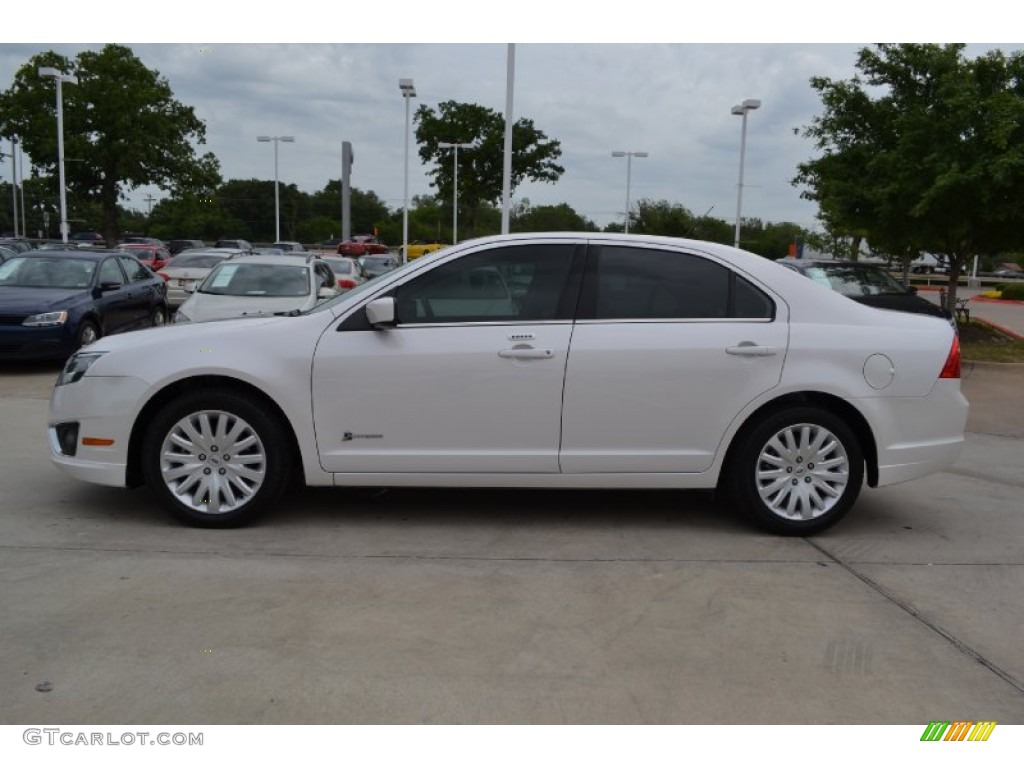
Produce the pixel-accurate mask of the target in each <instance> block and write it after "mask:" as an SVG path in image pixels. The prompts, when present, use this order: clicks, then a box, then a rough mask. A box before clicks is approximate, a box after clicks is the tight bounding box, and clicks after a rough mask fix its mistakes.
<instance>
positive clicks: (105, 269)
mask: <svg viewBox="0 0 1024 768" xmlns="http://www.w3.org/2000/svg"><path fill="white" fill-rule="evenodd" d="M100 282H101V283H117V284H118V285H124V275H123V274H121V268H120V267H118V266H117V259H106V260H105V261H104V262H103V264H102V265H101V266H100Z"/></svg>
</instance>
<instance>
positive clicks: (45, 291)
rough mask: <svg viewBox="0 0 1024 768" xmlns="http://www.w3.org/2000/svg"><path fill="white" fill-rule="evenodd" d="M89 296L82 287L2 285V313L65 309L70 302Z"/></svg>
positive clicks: (13, 313)
mask: <svg viewBox="0 0 1024 768" xmlns="http://www.w3.org/2000/svg"><path fill="white" fill-rule="evenodd" d="M87 296H88V291H87V289H85V290H83V289H82V288H30V287H21V286H15V285H11V286H3V287H0V314H2V315H19V314H24V315H35V314H38V313H40V312H49V311H53V310H58V309H64V308H65V307H67V306H68V305H69V304H71V303H74V302H77V301H79V300H81V299H82V298H83V297H87Z"/></svg>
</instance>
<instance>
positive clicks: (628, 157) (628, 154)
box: [612, 150, 648, 235]
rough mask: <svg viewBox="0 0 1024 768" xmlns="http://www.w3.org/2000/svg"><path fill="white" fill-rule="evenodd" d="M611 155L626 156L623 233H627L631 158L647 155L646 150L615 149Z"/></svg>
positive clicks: (631, 168)
mask: <svg viewBox="0 0 1024 768" xmlns="http://www.w3.org/2000/svg"><path fill="white" fill-rule="evenodd" d="M612 157H624V158H626V226H625V230H624V231H625V233H626V234H627V235H628V234H629V187H630V183H631V181H632V175H633V158H634V157H648V153H647V152H623V151H621V150H616V151H615V152H612Z"/></svg>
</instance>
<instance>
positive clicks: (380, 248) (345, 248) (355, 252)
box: [338, 235, 388, 259]
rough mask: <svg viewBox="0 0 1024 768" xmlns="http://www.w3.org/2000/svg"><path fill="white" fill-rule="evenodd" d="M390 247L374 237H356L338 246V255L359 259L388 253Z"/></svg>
mask: <svg viewBox="0 0 1024 768" xmlns="http://www.w3.org/2000/svg"><path fill="white" fill-rule="evenodd" d="M387 252H388V247H387V246H386V245H384V243H382V242H381V241H380V240H378V239H377V238H376V237H374V236H373V235H355V236H354V237H353V238H352V239H351V240H346V241H345V242H343V243H340V244H339V245H338V255H339V256H348V257H349V258H351V259H358V258H359V257H360V256H366V255H367V254H370V253H387Z"/></svg>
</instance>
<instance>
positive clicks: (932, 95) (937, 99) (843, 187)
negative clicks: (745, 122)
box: [794, 44, 1024, 302]
mask: <svg viewBox="0 0 1024 768" xmlns="http://www.w3.org/2000/svg"><path fill="white" fill-rule="evenodd" d="M963 49H964V46H963V45H960V44H955V45H942V46H940V45H916V44H915V45H879V46H875V47H873V48H864V49H862V50H861V51H860V52H859V53H858V56H857V69H858V70H859V73H860V74H858V75H856V76H855V77H853V78H852V79H850V80H846V81H835V80H831V79H829V78H823V77H817V78H814V79H812V81H811V85H812V87H813V88H814V89H815V90H816V91H817V92H818V94H819V95H820V97H821V100H822V104H823V106H824V112H823V114H822V115H821V116H819V117H816V118H815V119H814V121H813V122H812V123H811V125H810V126H808V127H806V128H805V129H804V135H805V136H806V137H807V138H810V139H812V140H813V141H814V144H815V148H816V149H818V150H819V151H821V152H822V153H823V154H822V155H821V157H819V158H817V159H814V160H810V161H808V162H806V163H802V164H800V166H799V173H798V175H797V177H796V178H795V179H794V183H795V184H797V185H803V186H805V187H806V190H805V191H804V193H803V194H804V196H805V197H807V198H809V199H812V200H816V201H817V202H818V203H819V206H820V207H821V210H822V214H823V216H824V220H825V221H827V222H828V225H829V226H830V227H831V228H832V230H833V234H839V233H842V234H847V235H857V233H863V234H864V235H865V236H866V237H867V238H868V239H869V240H870V241H871V244H872V247H873V248H874V249H876V250H884V251H886V252H888V253H891V254H897V255H901V256H903V257H904V258H912V256H913V254H916V253H922V252H924V253H934V254H937V255H939V256H942V257H943V258H945V259H946V260H947V261H948V263H949V265H950V275H949V287H948V291H949V300H950V301H951V302H952V301H953V300H954V299H955V298H956V289H957V279H958V278H959V276H960V274H961V273H962V272H963V271H964V268H965V267H966V265H967V262H968V260H969V259H970V258H972V257H973V256H975V255H979V254H980V255H985V254H993V253H997V252H999V251H1002V250H1013V249H1019V247H1020V245H1021V243H1022V241H1024V234H1022V233H1024V206H1021V205H1020V200H1021V199H1024V54H1020V53H1014V54H1011V55H1009V56H1007V55H1005V54H1003V53H1002V52H1001V51H992V52H989V53H987V54H985V55H982V56H979V57H978V58H976V59H973V60H972V59H967V58H966V57H965V56H964V54H963Z"/></svg>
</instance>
